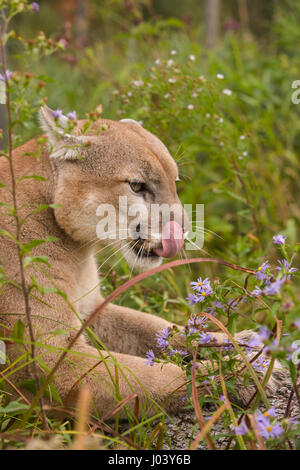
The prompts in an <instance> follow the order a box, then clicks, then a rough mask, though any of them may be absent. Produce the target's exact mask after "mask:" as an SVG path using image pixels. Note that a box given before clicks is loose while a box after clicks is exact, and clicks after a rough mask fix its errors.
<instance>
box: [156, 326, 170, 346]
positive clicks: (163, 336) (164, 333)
mask: <svg viewBox="0 0 300 470" xmlns="http://www.w3.org/2000/svg"><path fill="white" fill-rule="evenodd" d="M169 334H170V328H169V327H167V328H165V329H164V330H161V331H160V332H159V333H157V335H156V343H157V345H158V347H159V348H161V349H162V350H165V349H166V347H167V346H168V344H169V341H168V340H167V338H168V336H169Z"/></svg>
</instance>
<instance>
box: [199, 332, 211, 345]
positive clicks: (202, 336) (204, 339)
mask: <svg viewBox="0 0 300 470" xmlns="http://www.w3.org/2000/svg"><path fill="white" fill-rule="evenodd" d="M212 339H213V337H212V335H210V334H208V333H205V332H204V331H200V333H199V341H200V342H201V343H210V342H211V341H212Z"/></svg>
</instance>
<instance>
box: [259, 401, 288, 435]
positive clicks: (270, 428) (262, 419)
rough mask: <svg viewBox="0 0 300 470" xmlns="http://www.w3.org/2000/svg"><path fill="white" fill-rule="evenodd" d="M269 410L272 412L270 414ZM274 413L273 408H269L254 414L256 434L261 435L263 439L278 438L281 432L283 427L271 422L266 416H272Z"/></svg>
mask: <svg viewBox="0 0 300 470" xmlns="http://www.w3.org/2000/svg"><path fill="white" fill-rule="evenodd" d="M270 412H272V413H271V414H270ZM274 413H275V414H276V412H275V410H274V408H270V410H268V411H267V412H266V413H264V414H263V413H261V412H259V413H258V414H257V416H256V424H257V429H258V434H260V435H261V436H263V437H264V438H265V439H270V438H273V439H274V438H278V437H280V436H281V434H282V433H283V429H282V427H281V426H280V424H279V423H275V424H271V422H270V420H269V418H268V416H274Z"/></svg>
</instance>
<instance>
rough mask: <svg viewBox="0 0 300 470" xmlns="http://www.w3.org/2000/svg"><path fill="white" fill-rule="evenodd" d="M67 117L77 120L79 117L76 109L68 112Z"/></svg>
mask: <svg viewBox="0 0 300 470" xmlns="http://www.w3.org/2000/svg"><path fill="white" fill-rule="evenodd" d="M67 118H69V119H71V120H75V119H77V113H76V111H72V112H70V113H68V114H67Z"/></svg>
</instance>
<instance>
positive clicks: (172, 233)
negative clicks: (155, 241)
mask: <svg viewBox="0 0 300 470" xmlns="http://www.w3.org/2000/svg"><path fill="white" fill-rule="evenodd" d="M161 243H162V248H157V249H156V250H154V251H155V253H156V254H157V255H158V256H163V257H164V258H172V257H173V256H175V255H177V253H178V252H179V251H180V250H181V248H182V247H183V244H184V235H183V231H182V228H181V226H180V225H179V224H178V223H177V222H174V221H172V222H167V223H166V224H165V225H164V227H163V231H162V237H161Z"/></svg>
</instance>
